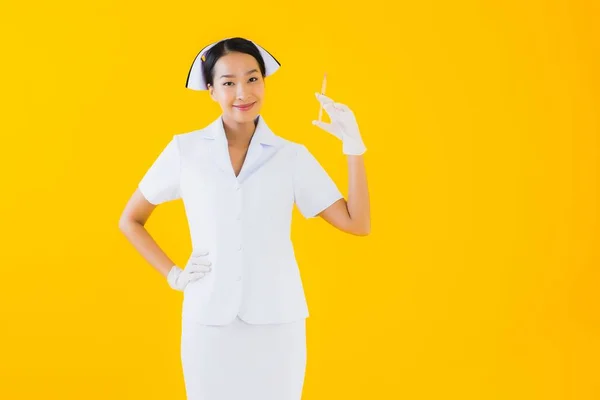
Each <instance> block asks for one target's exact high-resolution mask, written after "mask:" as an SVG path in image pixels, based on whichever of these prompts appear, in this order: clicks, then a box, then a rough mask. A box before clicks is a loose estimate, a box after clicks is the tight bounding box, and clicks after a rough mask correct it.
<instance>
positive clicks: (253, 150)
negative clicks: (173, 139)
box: [200, 114, 284, 182]
mask: <svg viewBox="0 0 600 400" xmlns="http://www.w3.org/2000/svg"><path fill="white" fill-rule="evenodd" d="M222 117H223V114H221V115H219V117H218V118H217V119H215V120H214V121H213V122H211V123H210V124H209V125H208V126H207V127H206V128H204V129H203V130H202V133H201V135H200V137H202V138H204V139H208V140H210V142H211V143H210V146H209V147H210V153H211V156H212V158H213V161H214V162H215V163H216V164H217V166H218V167H219V168H220V169H221V170H222V171H224V172H226V173H228V174H231V176H233V177H234V178H235V174H234V171H233V166H232V165H231V158H230V156H229V148H228V146H227V137H226V136H225V128H224V126H223V119H222ZM257 118H258V123H257V125H256V129H255V131H254V134H253V135H252V139H251V141H250V146H249V148H248V153H247V154H246V159H245V160H244V164H243V166H242V169H241V171H240V173H239V175H238V176H237V178H236V179H237V180H238V181H240V182H241V181H243V180H245V179H246V178H248V177H249V176H250V175H251V174H252V172H254V171H255V170H256V169H258V168H259V167H260V166H261V165H263V164H264V163H265V162H266V161H267V160H268V159H269V158H271V157H272V156H273V155H274V154H275V153H276V151H277V150H278V149H279V148H280V147H281V146H282V145H283V144H284V139H283V138H281V137H279V136H277V135H275V133H273V131H271V129H270V128H269V126H268V125H267V123H266V122H265V120H264V118H263V116H262V115H260V114H259V116H258V117H257Z"/></svg>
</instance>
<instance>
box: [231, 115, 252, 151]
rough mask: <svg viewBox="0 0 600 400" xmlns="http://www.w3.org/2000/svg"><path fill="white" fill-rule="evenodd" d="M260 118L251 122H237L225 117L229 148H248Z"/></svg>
mask: <svg viewBox="0 0 600 400" xmlns="http://www.w3.org/2000/svg"><path fill="white" fill-rule="evenodd" d="M257 123H258V118H256V119H255V120H253V121H249V122H242V123H240V122H236V121H233V120H230V119H228V118H227V117H225V116H223V128H224V129H225V136H226V137H227V142H228V144H229V146H235V147H248V146H249V145H250V140H251V139H252V135H254V131H255V130H256V125H257Z"/></svg>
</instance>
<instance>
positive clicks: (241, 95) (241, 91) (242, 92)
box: [236, 85, 249, 100]
mask: <svg viewBox="0 0 600 400" xmlns="http://www.w3.org/2000/svg"><path fill="white" fill-rule="evenodd" d="M248 92H249V90H248V88H247V87H246V85H238V86H237V93H236V95H237V98H238V99H239V100H243V99H245V98H246V94H247V93H248Z"/></svg>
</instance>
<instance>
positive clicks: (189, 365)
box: [181, 317, 306, 400]
mask: <svg viewBox="0 0 600 400" xmlns="http://www.w3.org/2000/svg"><path fill="white" fill-rule="evenodd" d="M181 362H182V367H183V375H184V380H185V389H186V394H187V399H188V400H240V399H244V400H300V399H301V397H302V387H303V384H304V373H305V369H306V319H301V320H298V321H295V322H291V323H285V324H269V325H251V324H247V323H246V322H244V321H242V320H241V319H239V317H236V319H235V320H234V321H233V322H232V323H231V324H229V325H225V326H217V325H201V324H199V323H193V322H186V321H183V323H182V333H181Z"/></svg>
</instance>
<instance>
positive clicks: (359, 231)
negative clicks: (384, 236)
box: [350, 224, 371, 236]
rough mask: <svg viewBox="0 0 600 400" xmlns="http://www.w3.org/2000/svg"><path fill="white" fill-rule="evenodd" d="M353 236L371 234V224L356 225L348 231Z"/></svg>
mask: <svg viewBox="0 0 600 400" xmlns="http://www.w3.org/2000/svg"><path fill="white" fill-rule="evenodd" d="M350 233H352V234H353V235H355V236H369V235H370V234H371V224H366V225H364V226H358V227H356V228H354V229H352V231H351V232H350Z"/></svg>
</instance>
